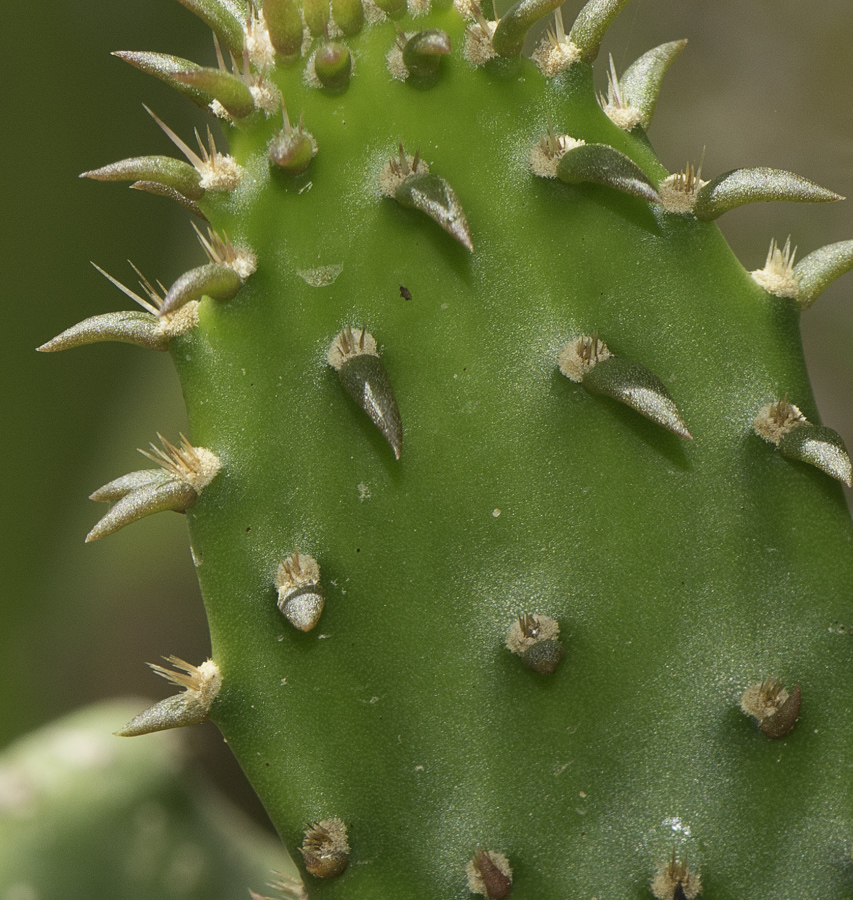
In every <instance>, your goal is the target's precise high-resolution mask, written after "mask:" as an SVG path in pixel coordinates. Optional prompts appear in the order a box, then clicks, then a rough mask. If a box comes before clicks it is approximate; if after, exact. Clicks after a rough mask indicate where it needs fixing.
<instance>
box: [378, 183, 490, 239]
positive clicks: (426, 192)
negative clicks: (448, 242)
mask: <svg viewBox="0 0 853 900" xmlns="http://www.w3.org/2000/svg"><path fill="white" fill-rule="evenodd" d="M394 198H395V199H396V201H397V202H398V203H399V204H400V206H406V207H408V208H409V209H416V210H418V211H420V212H422V213H424V215H427V216H429V217H430V218H431V219H432V220H433V222H437V223H438V224H439V225H440V226H441V227H442V228H443V229H444V230H445V231H446V232H447V233H448V234H449V235H450V236H451V237H454V238H456V240H457V241H459V243H460V244H462V246H463V247H465V249H466V250H469V251H470V252H471V253H473V252H474V245H473V243H472V242H471V229H470V228H469V227H468V220H467V218H466V217H465V210H464V209H462V204H461V203H460V202H459V198H458V197H457V196H456V194H455V193H454V191H453V188H452V187H451V186H450V185H449V184H448V183H447V182H446V181H445V180H444V179H443V178H441V177H439V176H438V175H434V174H433V173H432V172H414V173H413V174H411V175H409V176H408V177H406V178H405V179H404V180H403V181H402V182H401V183H400V185H399V186H398V187H397V189H396V191H395V192H394Z"/></svg>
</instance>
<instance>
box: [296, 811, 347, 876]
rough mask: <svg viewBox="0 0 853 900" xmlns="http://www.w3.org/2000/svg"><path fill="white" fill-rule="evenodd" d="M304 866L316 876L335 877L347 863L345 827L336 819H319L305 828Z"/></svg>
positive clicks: (340, 873)
mask: <svg viewBox="0 0 853 900" xmlns="http://www.w3.org/2000/svg"><path fill="white" fill-rule="evenodd" d="M300 852H301V853H302V857H303V859H304V860H305V868H306V869H308V871H309V872H310V873H311V874H312V875H313V876H315V877H316V878H337V877H338V876H339V875H343V873H344V872H345V871H346V868H347V866H348V865H349V854H350V847H349V841H348V840H347V828H346V825H344V823H343V822H342V821H341V820H340V819H338V818H334V819H321V820H320V821H319V822H315V823H314V824H313V825H309V826H308V827H307V828H306V829H305V834H304V838H303V840H302V847H301V848H300Z"/></svg>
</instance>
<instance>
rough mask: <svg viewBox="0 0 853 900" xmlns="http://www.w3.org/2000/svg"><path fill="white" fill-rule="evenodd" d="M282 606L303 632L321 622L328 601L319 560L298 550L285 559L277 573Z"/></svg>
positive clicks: (280, 606) (284, 613)
mask: <svg viewBox="0 0 853 900" xmlns="http://www.w3.org/2000/svg"><path fill="white" fill-rule="evenodd" d="M275 586H276V590H277V591H278V608H279V609H280V610H281V613H282V615H283V616H284V617H285V618H286V619H287V621H288V622H290V624H291V625H293V627H294V628H298V629H299V630H300V631H310V630H311V629H312V628H313V627H314V626H315V625H316V624H317V622H318V621H319V619H320V613H322V612H323V604H324V603H325V601H326V597H325V592H324V591H323V585H322V584H321V583H320V566H319V565H317V560H316V559H314V557H313V556H309V555H308V554H307V553H300V552H299V550H298V549H296V550H294V552H293V553H292V554H291V555H290V556H288V557H287V558H286V559H284V560H282V562H281V563H280V564H279V567H278V572H277V573H276V576H275Z"/></svg>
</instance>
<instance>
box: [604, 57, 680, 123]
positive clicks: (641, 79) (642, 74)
mask: <svg viewBox="0 0 853 900" xmlns="http://www.w3.org/2000/svg"><path fill="white" fill-rule="evenodd" d="M686 46H687V41H686V40H682V41H670V42H669V43H667V44H661V45H660V46H659V47H655V48H654V49H653V50H649V52H648V53H644V54H643V55H642V56H641V57H640V58H639V59H637V60H636V61H635V62H633V63H631V65H630V66H628V68H627V69H626V70H625V71H624V72H623V74H622V77H621V78H620V79H619V88H620V90H621V94H622V99H623V100H624V102H625V103H626V104H627V106H629V107H631V108H633V109H636V110H637V111H638V112H639V114H640V123H639V124H640V126H641V127H642V128H643V129H648V127H649V125H650V124H651V121H652V116H654V113H655V106H656V105H657V100H658V94H660V89H661V85H662V84H663V77H664V75H666V72H667V70H668V69H669V67H670V66H671V65H672V64H673V63H674V62H675V60H676V59H677V58H678V55H679V54H680V53H681V51H682V50H683V49H684V48H685V47H686Z"/></svg>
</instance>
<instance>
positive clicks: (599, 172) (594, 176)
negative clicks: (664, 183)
mask: <svg viewBox="0 0 853 900" xmlns="http://www.w3.org/2000/svg"><path fill="white" fill-rule="evenodd" d="M557 177H558V178H559V179H560V180H561V181H564V182H565V183H566V184H582V183H584V182H590V183H592V184H603V185H606V186H607V187H612V188H615V189H616V190H617V191H623V192H624V193H626V194H630V195H631V196H632V197H639V198H640V199H641V200H647V201H648V202H649V203H659V202H660V197H659V196H658V192H657V191H656V190H655V188H654V186H653V185H652V183H651V182H650V181H649V179H648V177H647V176H646V173H645V172H644V171H643V170H642V169H641V168H640V167H639V166H638V165H637V164H636V163H635V162H634V161H633V160H632V159H629V158H628V157H627V156H625V154H624V153H620V152H619V151H618V150H614V148H613V147H611V146H609V145H608V144H581V145H580V146H578V147H574V148H573V149H571V150H568V151H567V152H566V153H565V154H563V157H562V159H561V160H560V164H559V166H558V167H557Z"/></svg>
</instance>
